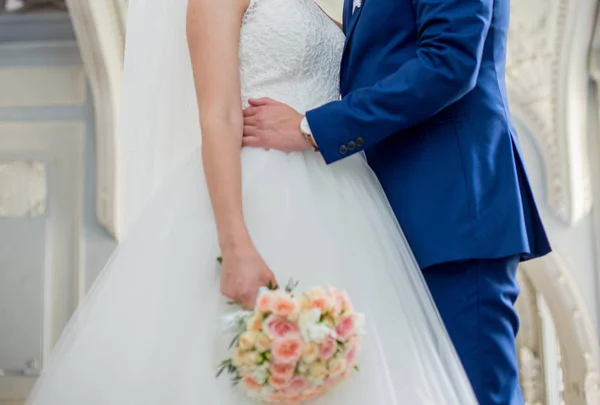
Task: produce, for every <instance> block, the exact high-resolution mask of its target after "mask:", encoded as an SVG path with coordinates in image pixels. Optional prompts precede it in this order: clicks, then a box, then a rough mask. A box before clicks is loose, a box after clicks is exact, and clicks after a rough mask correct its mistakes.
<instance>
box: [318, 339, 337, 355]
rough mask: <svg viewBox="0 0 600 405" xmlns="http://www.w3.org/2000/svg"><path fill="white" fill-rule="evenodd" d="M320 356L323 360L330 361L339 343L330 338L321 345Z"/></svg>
mask: <svg viewBox="0 0 600 405" xmlns="http://www.w3.org/2000/svg"><path fill="white" fill-rule="evenodd" d="M320 349H321V351H320V353H321V354H320V356H321V359H322V360H329V359H330V358H331V357H333V355H334V354H335V351H336V349H337V342H336V341H335V339H333V338H332V337H328V338H327V339H326V340H325V342H323V343H322V344H321V348H320Z"/></svg>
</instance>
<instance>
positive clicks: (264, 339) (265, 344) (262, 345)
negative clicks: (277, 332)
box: [254, 332, 271, 353]
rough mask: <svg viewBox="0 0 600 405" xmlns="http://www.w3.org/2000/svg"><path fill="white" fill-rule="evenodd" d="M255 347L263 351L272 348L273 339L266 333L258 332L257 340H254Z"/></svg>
mask: <svg viewBox="0 0 600 405" xmlns="http://www.w3.org/2000/svg"><path fill="white" fill-rule="evenodd" d="M254 347H256V350H258V351H259V352H261V353H264V352H266V351H268V350H269V349H270V348H271V339H270V338H269V337H268V336H267V334H266V333H263V332H258V333H257V334H256V340H255V341H254Z"/></svg>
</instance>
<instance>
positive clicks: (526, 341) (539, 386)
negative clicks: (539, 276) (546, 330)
mask: <svg viewBox="0 0 600 405" xmlns="http://www.w3.org/2000/svg"><path fill="white" fill-rule="evenodd" d="M518 277H519V286H520V287H521V294H520V296H519V299H518V300H517V304H516V308H517V311H518V312H519V317H520V319H521V325H522V327H521V329H520V330H519V334H518V335H517V347H518V354H519V369H520V383H521V387H522V389H523V397H524V399H525V404H526V405H542V404H545V403H546V398H545V394H546V384H545V375H544V359H543V355H542V353H543V347H542V325H541V322H540V314H539V311H540V309H539V307H538V297H537V292H536V290H535V288H534V287H533V284H532V283H531V280H530V279H529V278H528V277H527V276H526V275H525V274H524V273H523V272H519V273H518Z"/></svg>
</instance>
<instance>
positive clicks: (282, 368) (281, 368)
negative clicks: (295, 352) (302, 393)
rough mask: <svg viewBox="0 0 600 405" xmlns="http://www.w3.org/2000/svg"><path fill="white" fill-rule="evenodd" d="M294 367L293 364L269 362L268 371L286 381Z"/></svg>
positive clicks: (290, 376) (291, 374) (292, 373)
mask: <svg viewBox="0 0 600 405" xmlns="http://www.w3.org/2000/svg"><path fill="white" fill-rule="evenodd" d="M295 369H296V365H295V364H279V363H273V364H271V368H270V370H269V371H270V372H271V374H272V375H274V376H277V377H280V378H283V379H285V380H286V381H287V380H289V379H291V378H292V376H293V375H294V370H295Z"/></svg>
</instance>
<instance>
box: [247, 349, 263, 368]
mask: <svg viewBox="0 0 600 405" xmlns="http://www.w3.org/2000/svg"><path fill="white" fill-rule="evenodd" d="M260 359H261V356H260V355H259V354H258V353H256V352H246V353H244V366H247V367H252V366H254V365H256V364H258V362H259V360H260Z"/></svg>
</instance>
